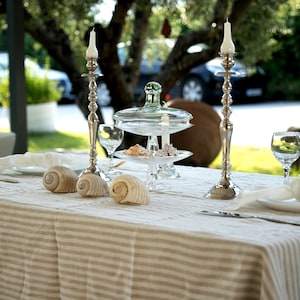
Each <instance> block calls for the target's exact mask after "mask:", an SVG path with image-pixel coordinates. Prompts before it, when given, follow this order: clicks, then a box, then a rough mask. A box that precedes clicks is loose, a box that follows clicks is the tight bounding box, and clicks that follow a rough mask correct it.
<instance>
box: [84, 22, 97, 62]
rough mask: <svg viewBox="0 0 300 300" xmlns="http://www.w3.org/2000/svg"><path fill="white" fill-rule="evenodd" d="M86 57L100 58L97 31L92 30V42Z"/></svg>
mask: <svg viewBox="0 0 300 300" xmlns="http://www.w3.org/2000/svg"><path fill="white" fill-rule="evenodd" d="M86 57H88V58H98V50H97V47H96V32H95V30H94V28H93V30H92V31H91V32H90V42H89V46H88V48H87V50H86Z"/></svg>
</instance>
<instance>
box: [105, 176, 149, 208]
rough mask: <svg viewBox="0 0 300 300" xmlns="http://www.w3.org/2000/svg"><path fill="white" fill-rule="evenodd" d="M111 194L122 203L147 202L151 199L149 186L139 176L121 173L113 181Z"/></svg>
mask: <svg viewBox="0 0 300 300" xmlns="http://www.w3.org/2000/svg"><path fill="white" fill-rule="evenodd" d="M109 194H110V196H111V198H112V199H113V200H114V201H115V202H116V203H120V204H130V203H134V204H147V203H149V201H150V194H149V190H148V189H147V187H146V186H145V185H144V184H143V183H142V182H141V181H140V180H139V179H138V178H137V177H135V176H132V175H127V174H123V175H120V176H118V177H116V178H115V179H114V180H113V181H112V183H111V185H110V188H109Z"/></svg>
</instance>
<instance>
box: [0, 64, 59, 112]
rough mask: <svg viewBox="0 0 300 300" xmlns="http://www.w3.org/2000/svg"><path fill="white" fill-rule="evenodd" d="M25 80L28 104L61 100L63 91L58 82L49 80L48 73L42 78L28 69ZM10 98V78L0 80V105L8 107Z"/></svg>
mask: <svg viewBox="0 0 300 300" xmlns="http://www.w3.org/2000/svg"><path fill="white" fill-rule="evenodd" d="M25 80H26V96H27V98H26V101H27V104H40V103H47V102H50V101H55V102H57V101H59V100H60V99H61V96H62V90H61V89H58V87H57V85H58V83H57V82H55V81H51V80H48V79H47V73H45V74H44V75H43V76H42V77H40V76H37V75H36V74H34V73H33V72H32V71H30V70H29V68H26V71H25ZM9 98H10V93H9V78H8V76H6V77H4V78H2V79H1V80H0V103H1V104H2V105H3V106H4V107H8V106H9Z"/></svg>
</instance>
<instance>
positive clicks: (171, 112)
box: [114, 82, 192, 190]
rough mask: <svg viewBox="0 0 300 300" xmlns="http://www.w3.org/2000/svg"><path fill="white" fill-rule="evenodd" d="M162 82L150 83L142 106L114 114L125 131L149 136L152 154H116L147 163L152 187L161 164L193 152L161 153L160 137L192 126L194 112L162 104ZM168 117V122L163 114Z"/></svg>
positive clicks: (120, 152) (148, 146) (146, 88)
mask: <svg viewBox="0 0 300 300" xmlns="http://www.w3.org/2000/svg"><path fill="white" fill-rule="evenodd" d="M160 93H161V85H160V84H159V83H157V82H149V83H147V84H146V86H145V94H146V101H145V105H144V106H143V107H139V108H129V109H124V110H121V111H118V112H116V113H115V114H114V120H115V122H116V126H117V127H119V128H121V129H123V130H124V131H127V132H130V133H134V134H138V135H142V136H147V137H148V142H147V149H148V151H149V153H150V155H149V156H128V155H125V154H124V152H123V151H118V152H117V153H116V156H117V157H119V158H122V159H127V160H133V161H135V162H139V163H143V164H147V165H148V172H147V185H148V187H149V189H150V190H155V189H157V186H158V164H168V163H174V162H176V161H179V160H182V159H185V158H187V157H189V156H191V155H192V153H191V152H189V151H184V150H177V153H176V155H161V153H159V150H160V149H159V145H158V142H157V136H162V135H163V134H166V133H167V134H169V135H170V134H172V133H176V132H179V131H181V130H184V129H187V128H189V127H191V126H192V124H191V123H190V120H191V119H192V115H191V114H190V113H188V112H186V111H184V110H181V109H176V108H168V107H162V106H161V104H160ZM165 116H167V119H168V124H166V123H165V121H164V117H165Z"/></svg>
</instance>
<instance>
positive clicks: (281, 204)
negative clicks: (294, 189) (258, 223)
mask: <svg viewBox="0 0 300 300" xmlns="http://www.w3.org/2000/svg"><path fill="white" fill-rule="evenodd" d="M257 201H258V202H259V203H260V204H262V205H263V206H265V207H268V208H272V209H275V210H281V211H289V212H300V201H297V200H296V199H295V198H291V199H287V200H272V199H269V198H266V197H265V198H260V199H258V200H257Z"/></svg>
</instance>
